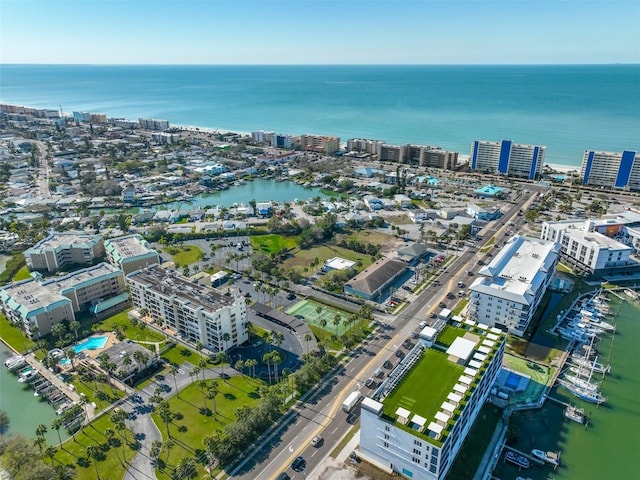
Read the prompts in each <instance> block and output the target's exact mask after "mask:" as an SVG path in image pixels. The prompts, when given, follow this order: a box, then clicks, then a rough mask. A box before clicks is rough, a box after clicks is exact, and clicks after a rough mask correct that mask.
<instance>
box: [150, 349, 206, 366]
mask: <svg viewBox="0 0 640 480" xmlns="http://www.w3.org/2000/svg"><path fill="white" fill-rule="evenodd" d="M160 357H161V358H163V359H164V360H165V361H166V362H169V363H171V364H173V365H182V364H183V363H184V362H189V363H191V364H193V365H196V364H197V363H198V361H199V360H200V354H199V353H198V352H196V351H195V350H191V349H190V348H187V347H185V346H183V345H174V346H173V347H170V348H169V349H168V350H167V351H166V352H164V353H161V354H160Z"/></svg>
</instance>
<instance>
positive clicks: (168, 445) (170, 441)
mask: <svg viewBox="0 0 640 480" xmlns="http://www.w3.org/2000/svg"><path fill="white" fill-rule="evenodd" d="M175 446H176V441H175V440H174V439H173V438H171V437H169V438H167V440H165V442H164V449H165V450H166V451H167V457H166V458H167V460H168V459H169V455H170V454H171V450H172V449H173V447H175Z"/></svg>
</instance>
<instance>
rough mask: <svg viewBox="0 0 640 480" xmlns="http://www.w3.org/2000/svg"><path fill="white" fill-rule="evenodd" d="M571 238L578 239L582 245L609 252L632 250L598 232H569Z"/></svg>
mask: <svg viewBox="0 0 640 480" xmlns="http://www.w3.org/2000/svg"><path fill="white" fill-rule="evenodd" d="M571 236H572V237H575V238H576V239H579V240H580V243H582V244H586V245H589V244H590V245H592V246H594V247H600V248H608V249H610V250H633V248H631V247H630V246H629V245H625V244H624V243H622V242H619V241H617V240H615V239H613V238H610V237H607V236H606V235H603V234H602V233H598V232H585V231H584V230H577V229H576V230H571Z"/></svg>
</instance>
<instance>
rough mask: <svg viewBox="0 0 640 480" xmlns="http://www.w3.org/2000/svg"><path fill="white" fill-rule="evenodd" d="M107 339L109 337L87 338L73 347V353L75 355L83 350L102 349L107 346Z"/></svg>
mask: <svg viewBox="0 0 640 480" xmlns="http://www.w3.org/2000/svg"><path fill="white" fill-rule="evenodd" d="M108 339H109V337H107V336H99V337H91V338H87V339H86V340H85V341H84V342H82V343H79V344H78V345H76V346H75V347H73V351H74V352H76V353H80V352H82V351H84V350H96V349H98V348H104V346H105V345H106V344H107V340H108Z"/></svg>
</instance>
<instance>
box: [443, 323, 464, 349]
mask: <svg viewBox="0 0 640 480" xmlns="http://www.w3.org/2000/svg"><path fill="white" fill-rule="evenodd" d="M465 333H467V331H466V330H465V329H464V328H458V327H452V326H451V325H447V326H445V327H444V328H443V329H442V331H441V332H440V335H438V343H439V344H440V345H446V346H447V347H449V346H451V344H452V343H453V341H454V340H455V339H456V338H458V337H463V336H464V334H465Z"/></svg>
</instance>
